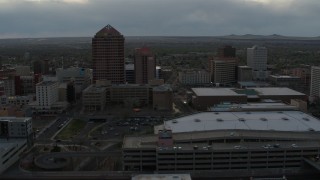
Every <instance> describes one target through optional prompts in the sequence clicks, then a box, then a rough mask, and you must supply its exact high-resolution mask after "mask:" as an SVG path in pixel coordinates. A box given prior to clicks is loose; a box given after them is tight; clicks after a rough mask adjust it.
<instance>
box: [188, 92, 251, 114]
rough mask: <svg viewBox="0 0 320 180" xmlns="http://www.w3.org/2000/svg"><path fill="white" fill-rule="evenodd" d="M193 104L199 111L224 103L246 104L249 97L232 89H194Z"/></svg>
mask: <svg viewBox="0 0 320 180" xmlns="http://www.w3.org/2000/svg"><path fill="white" fill-rule="evenodd" d="M192 91H193V93H194V96H193V97H192V104H193V106H194V108H196V109H198V110H207V109H208V108H209V107H211V106H213V105H215V104H221V103H223V102H234V103H246V102H247V96H246V95H245V94H238V93H236V92H235V91H233V90H232V89H230V88H192Z"/></svg>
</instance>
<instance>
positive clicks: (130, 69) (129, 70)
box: [125, 64, 136, 84]
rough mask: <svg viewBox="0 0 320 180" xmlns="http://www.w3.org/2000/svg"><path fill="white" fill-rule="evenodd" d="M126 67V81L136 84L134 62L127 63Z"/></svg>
mask: <svg viewBox="0 0 320 180" xmlns="http://www.w3.org/2000/svg"><path fill="white" fill-rule="evenodd" d="M125 69H126V82H127V83H129V84H134V83H135V80H136V78H135V72H134V64H126V65H125Z"/></svg>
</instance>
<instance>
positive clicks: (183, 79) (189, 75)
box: [179, 71, 211, 85]
mask: <svg viewBox="0 0 320 180" xmlns="http://www.w3.org/2000/svg"><path fill="white" fill-rule="evenodd" d="M179 82H180V83H181V84H184V85H201V84H210V83H211V77H210V73H209V72H207V71H185V72H179Z"/></svg>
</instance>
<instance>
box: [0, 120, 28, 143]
mask: <svg viewBox="0 0 320 180" xmlns="http://www.w3.org/2000/svg"><path fill="white" fill-rule="evenodd" d="M0 129H1V131H0V137H1V138H28V137H29V136H30V135H31V134H32V132H33V131H32V121H31V118H30V117H0Z"/></svg>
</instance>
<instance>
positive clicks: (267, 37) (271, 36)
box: [220, 34, 320, 40]
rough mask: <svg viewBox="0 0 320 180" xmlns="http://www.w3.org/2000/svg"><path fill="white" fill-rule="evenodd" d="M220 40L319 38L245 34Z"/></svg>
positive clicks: (223, 37)
mask: <svg viewBox="0 0 320 180" xmlns="http://www.w3.org/2000/svg"><path fill="white" fill-rule="evenodd" d="M220 38H222V39H234V40H236V39H241V40H245V39H247V40H255V39H270V40H272V39H274V40H281V39H283V40H320V36H317V37H294V36H283V35H279V34H272V35H254V34H245V35H234V34H231V35H227V36H220Z"/></svg>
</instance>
